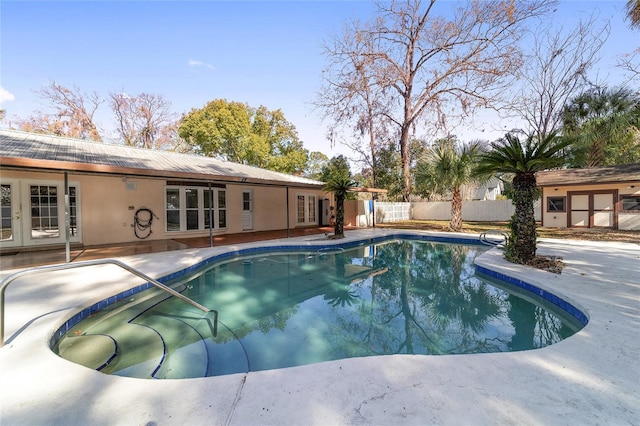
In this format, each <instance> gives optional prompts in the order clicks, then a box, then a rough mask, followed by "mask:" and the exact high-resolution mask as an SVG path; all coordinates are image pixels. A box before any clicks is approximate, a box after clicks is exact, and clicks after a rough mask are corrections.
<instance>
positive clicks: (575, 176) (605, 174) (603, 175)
mask: <svg viewBox="0 0 640 426" xmlns="http://www.w3.org/2000/svg"><path fill="white" fill-rule="evenodd" d="M536 181H537V183H538V186H561V185H576V184H598V183H610V182H640V164H621V165H617V166H607V167H593V168H588V169H561V170H548V171H543V172H538V173H536Z"/></svg>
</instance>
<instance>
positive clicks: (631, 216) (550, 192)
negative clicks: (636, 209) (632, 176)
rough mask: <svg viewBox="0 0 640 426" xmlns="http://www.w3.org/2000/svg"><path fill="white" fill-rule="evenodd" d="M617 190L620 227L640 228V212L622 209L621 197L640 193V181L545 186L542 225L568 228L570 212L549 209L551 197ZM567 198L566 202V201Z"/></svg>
mask: <svg viewBox="0 0 640 426" xmlns="http://www.w3.org/2000/svg"><path fill="white" fill-rule="evenodd" d="M609 190H617V191H618V197H617V199H616V200H615V202H616V210H617V218H618V229H622V230H640V213H630V212H628V213H625V212H622V211H620V210H621V206H620V197H621V196H623V195H640V182H624V183H618V184H615V183H614V184H600V185H574V186H556V187H545V188H543V196H542V205H541V209H542V226H544V227H553V228H566V227H567V219H568V213H567V212H566V211H565V212H555V211H547V205H548V201H547V199H548V198H549V197H567V194H568V193H569V192H578V191H609ZM566 202H567V201H566V199H565V203H566Z"/></svg>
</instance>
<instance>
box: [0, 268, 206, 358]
mask: <svg viewBox="0 0 640 426" xmlns="http://www.w3.org/2000/svg"><path fill="white" fill-rule="evenodd" d="M107 264H109V265H116V266H119V267H121V268H122V269H124V270H126V271H128V272H130V273H132V274H134V275H136V276H138V277H139V278H142V279H143V280H146V281H148V282H149V283H150V284H153V285H154V286H156V287H158V288H159V289H161V290H163V291H165V292H167V293H169V294H170V295H172V296H175V297H177V298H178V299H180V300H183V301H185V302H187V303H188V304H190V305H191V306H194V307H196V308H198V309H200V310H201V311H204V312H205V313H209V312H213V321H214V322H213V328H214V335H215V334H217V328H218V311H216V310H214V309H209V308H207V307H206V306H202V305H201V304H199V303H198V302H196V301H195V300H192V299H189V298H188V297H187V296H185V295H183V294H182V293H179V292H177V291H175V290H174V289H172V288H171V287H168V286H166V285H164V284H162V283H161V282H158V281H156V280H154V279H153V278H151V277H149V276H148V275H145V274H143V273H142V272H140V271H138V270H137V269H134V268H132V267H131V266H129V265H127V264H125V263H123V262H120V261H119V260H115V259H99V260H86V261H83V262H76V263H64V264H60V265H49V266H40V267H37V268H30V269H25V270H22V271H18V272H15V273H13V274H11V275H9V276H7V277H5V278H4V279H3V280H2V282H0V348H1V347H2V346H4V293H5V290H6V289H7V287H8V286H9V284H11V283H12V282H13V281H14V280H16V279H17V278H20V277H21V276H24V275H31V274H35V273H39V272H50V271H62V270H66V269H76V268H82V267H85V266H95V265H107Z"/></svg>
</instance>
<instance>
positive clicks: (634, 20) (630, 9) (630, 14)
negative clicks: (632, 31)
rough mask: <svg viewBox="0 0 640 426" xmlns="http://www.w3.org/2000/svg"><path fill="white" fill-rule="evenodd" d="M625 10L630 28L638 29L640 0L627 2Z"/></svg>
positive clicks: (628, 0)
mask: <svg viewBox="0 0 640 426" xmlns="http://www.w3.org/2000/svg"><path fill="white" fill-rule="evenodd" d="M626 9H627V19H629V21H630V26H631V28H640V0H627V6H626Z"/></svg>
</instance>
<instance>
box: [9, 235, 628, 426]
mask: <svg viewBox="0 0 640 426" xmlns="http://www.w3.org/2000/svg"><path fill="white" fill-rule="evenodd" d="M394 233H401V234H407V233H419V234H430V235H440V236H444V237H453V236H455V235H454V234H450V233H447V234H438V233H428V232H419V231H414V232H411V231H393V230H388V229H386V230H357V231H348V232H347V238H346V239H345V240H340V241H339V242H340V243H342V242H345V241H349V240H352V239H361V238H370V237H372V236H379V235H387V234H394ZM460 236H463V237H465V236H466V237H469V235H468V234H467V235H460ZM312 240H314V237H299V238H291V239H285V240H275V241H267V242H263V243H250V244H242V245H238V246H227V247H216V248H208V249H186V250H180V251H171V252H164V253H153V254H145V255H138V256H129V257H123V258H119V260H122V261H124V262H125V263H127V264H129V265H131V266H133V267H135V268H137V269H139V270H141V271H142V272H144V273H146V274H148V275H150V276H152V277H161V276H164V275H167V274H168V273H171V272H174V271H176V270H180V269H182V268H184V267H187V266H189V265H191V264H193V263H197V262H198V261H199V260H201V259H205V258H207V257H210V256H212V255H215V254H218V253H222V252H224V251H227V250H229V249H234V248H240V247H252V246H256V245H260V246H269V245H274V246H278V245H284V244H309V245H312V244H314V243H318V242H319V241H318V238H317V236H316V237H315V241H312ZM321 243H326V241H321ZM538 250H539V253H540V254H550V255H557V256H562V257H563V259H564V262H565V264H566V267H565V268H564V270H563V272H562V274H560V275H556V274H552V273H549V272H544V271H540V270H536V269H533V268H528V267H522V266H518V265H513V264H510V263H508V262H506V261H505V260H504V259H503V258H502V255H501V252H500V251H499V250H497V249H493V250H491V251H489V252H487V253H485V254H483V255H481V256H480V257H479V258H478V259H477V262H476V263H478V264H479V265H481V266H483V267H485V268H487V269H490V270H494V271H497V272H501V273H503V274H505V275H509V276H512V277H515V278H519V279H521V280H523V281H526V282H528V283H531V284H534V285H536V286H538V287H540V288H543V289H545V290H549V291H551V292H553V293H554V294H556V295H558V296H561V297H563V298H564V299H565V300H567V301H570V302H571V303H573V304H574V305H575V306H577V307H578V308H579V309H581V310H582V311H583V312H584V313H585V314H586V315H587V316H588V317H589V323H588V324H587V326H586V327H585V328H584V329H582V330H581V331H580V332H578V333H577V334H576V335H574V336H572V337H570V338H568V339H566V340H564V341H562V342H559V343H557V344H554V345H552V346H549V347H546V348H543V349H537V350H532V351H524V352H511V353H493V354H478V355H444V356H422V355H393V356H382V357H369V358H352V359H344V360H338V361H330V362H325V363H320V364H313V365H306V366H301V367H293V368H287V369H281V370H270V371H259V372H251V373H248V374H235V375H229V376H222V377H209V378H199V379H181V380H143V379H131V378H124V377H117V376H108V375H105V374H102V373H99V372H96V371H93V370H90V369H87V368H84V367H82V366H79V365H76V364H73V363H71V362H69V361H66V360H64V359H62V358H59V357H58V356H56V355H55V354H54V353H53V352H51V351H50V349H49V340H50V338H51V335H52V334H53V332H54V331H55V330H56V329H57V328H58V327H59V325H60V324H62V323H63V322H64V321H65V320H66V319H67V318H69V317H70V316H71V314H72V313H74V312H76V311H77V310H79V308H80V307H84V306H87V305H88V304H90V303H93V302H95V301H97V300H100V299H103V298H105V297H106V296H109V295H112V294H115V293H117V292H119V291H122V290H124V289H126V288H129V287H132V286H133V285H136V284H138V283H139V281H136V280H135V279H133V278H131V276H129V275H127V274H126V273H125V272H123V271H121V270H119V269H117V268H116V267H114V266H93V267H89V268H82V269H76V270H70V271H60V272H55V273H54V272H51V273H47V274H46V275H42V274H39V275H32V276H29V277H24V278H20V279H19V280H18V281H16V282H14V283H13V284H12V285H11V286H10V287H9V288H8V290H7V292H6V305H5V339H6V340H7V342H6V343H5V346H4V347H3V348H0V424H2V425H5V424H6V425H25V424H28V425H45V424H46V425H89V424H91V425H113V424H123V425H173V424H176V425H205V424H206V425H218V424H219V425H267V424H273V425H276V424H277V425H285V424H286V425H303V424H304V425H329V424H331V425H338V424H339V425H354V424H376V425H377V424H380V425H391V424H416V425H418V424H419V425H425V424H437V425H462V424H472V425H485V424H487V425H488V424H492V425H493V424H518V425H528V424H531V425H534V424H554V425H565V424H567V425H573V424H576V425H578V424H580V425H591V424H606V425H633V424H636V425H637V424H640V245H638V244H628V243H602V242H597V243H596V242H589V241H570V240H542V241H541V243H540V244H539V247H538ZM11 272H15V271H2V272H1V273H0V275H1V276H2V277H4V276H6V275H8V274H9V273H11ZM89 282H90V283H91V285H89V284H88V283H89ZM114 283H115V284H114Z"/></svg>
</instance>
